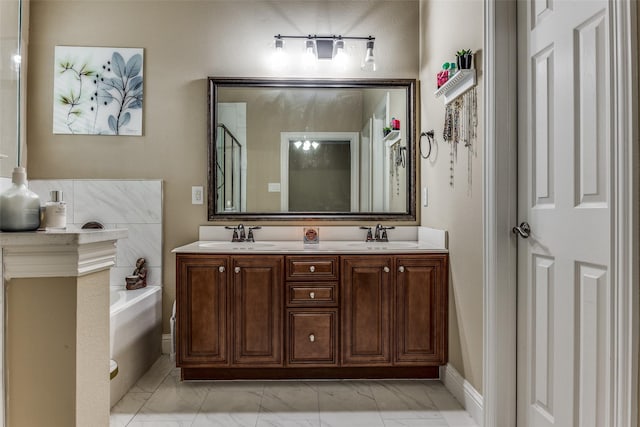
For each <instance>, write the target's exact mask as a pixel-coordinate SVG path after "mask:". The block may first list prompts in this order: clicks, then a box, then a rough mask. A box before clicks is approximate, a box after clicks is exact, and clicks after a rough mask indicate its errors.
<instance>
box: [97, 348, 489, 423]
mask: <svg viewBox="0 0 640 427" xmlns="http://www.w3.org/2000/svg"><path fill="white" fill-rule="evenodd" d="M179 375H180V374H179V370H178V369H176V368H173V367H172V365H171V363H170V361H169V359H168V357H167V356H162V357H161V358H160V359H159V360H158V361H157V362H156V364H155V365H154V366H153V367H152V368H151V370H150V371H149V372H148V373H147V374H146V375H145V376H143V377H142V378H141V379H140V380H139V381H138V384H136V386H134V387H133V388H132V389H131V390H130V391H129V393H127V394H126V395H125V396H124V397H123V398H122V400H121V401H120V402H118V404H116V406H114V407H113V408H112V410H111V423H110V425H111V427H124V426H129V427H134V426H145V425H147V426H156V427H157V426H162V425H167V426H192V427H214V426H216V427H218V426H220V427H240V426H252V427H253V426H291V427H294V426H295V427H299V426H314V427H320V426H322V427H354V426H366V427H377V426H379V427H384V426H386V427H391V426H393V427H395V426H423V427H477V424H475V422H474V421H473V419H472V418H471V417H470V416H469V414H468V413H467V412H465V411H464V409H462V407H461V406H460V404H459V403H458V402H457V401H456V400H455V398H454V397H453V396H452V395H451V394H450V393H449V392H448V391H447V390H446V389H445V388H444V386H443V385H442V383H441V382H440V381H437V380H426V381H423V380H384V381H374V380H357V381H354V380H346V381H198V382H187V381H183V382H181V381H180V379H179Z"/></svg>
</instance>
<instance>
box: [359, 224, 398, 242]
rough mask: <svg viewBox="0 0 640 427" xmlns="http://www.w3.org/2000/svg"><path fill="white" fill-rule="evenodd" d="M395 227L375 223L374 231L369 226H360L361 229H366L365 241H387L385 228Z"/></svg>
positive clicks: (391, 228)
mask: <svg viewBox="0 0 640 427" xmlns="http://www.w3.org/2000/svg"><path fill="white" fill-rule="evenodd" d="M394 228H395V227H393V226H392V227H385V226H383V225H382V224H378V225H376V229H375V231H374V232H373V233H372V232H371V227H360V229H361V230H367V237H366V239H365V241H366V242H388V241H389V237H388V236H387V230H393V229H394Z"/></svg>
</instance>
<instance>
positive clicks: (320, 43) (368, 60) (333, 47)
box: [274, 34, 376, 71]
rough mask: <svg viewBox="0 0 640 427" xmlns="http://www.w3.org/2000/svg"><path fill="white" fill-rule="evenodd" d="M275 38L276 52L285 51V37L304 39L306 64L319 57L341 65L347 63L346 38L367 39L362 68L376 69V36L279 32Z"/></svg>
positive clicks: (367, 69)
mask: <svg viewBox="0 0 640 427" xmlns="http://www.w3.org/2000/svg"><path fill="white" fill-rule="evenodd" d="M274 38H275V48H276V52H283V51H284V39H302V40H305V51H304V56H303V58H304V59H303V60H304V63H305V64H307V65H308V64H309V63H312V62H314V61H315V60H317V59H328V60H335V61H336V63H338V64H339V65H344V64H346V60H347V53H346V49H345V44H344V41H345V40H366V42H367V43H366V52H365V56H364V59H363V60H362V65H361V68H362V69H363V70H365V71H375V70H376V63H375V58H374V55H373V42H374V41H375V37H373V36H367V37H343V36H341V35H330V36H319V35H311V34H309V35H307V36H284V35H282V34H277V35H275V36H274Z"/></svg>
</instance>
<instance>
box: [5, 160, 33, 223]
mask: <svg viewBox="0 0 640 427" xmlns="http://www.w3.org/2000/svg"><path fill="white" fill-rule="evenodd" d="M11 181H12V184H13V185H12V186H11V187H9V188H8V189H7V190H6V191H4V192H3V193H2V194H0V230H2V231H32V230H36V229H37V228H38V227H39V226H40V198H39V197H38V195H37V194H36V193H34V192H33V191H31V190H29V188H27V172H26V171H25V169H24V168H23V167H16V168H14V169H13V174H12V175H11Z"/></svg>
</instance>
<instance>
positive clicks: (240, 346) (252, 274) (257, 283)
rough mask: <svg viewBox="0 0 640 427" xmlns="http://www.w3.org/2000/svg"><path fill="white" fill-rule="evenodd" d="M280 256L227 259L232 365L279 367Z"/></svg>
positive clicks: (280, 315) (280, 320)
mask: <svg viewBox="0 0 640 427" xmlns="http://www.w3.org/2000/svg"><path fill="white" fill-rule="evenodd" d="M282 262H283V257H282V256H264V255H261V256H236V257H232V258H231V264H232V266H233V272H232V273H231V274H232V280H231V282H232V284H233V285H232V295H233V296H232V301H233V306H232V313H233V365H237V366H244V367H268V366H270V367H273V366H282V363H283V360H282V290H283V289H282Z"/></svg>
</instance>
